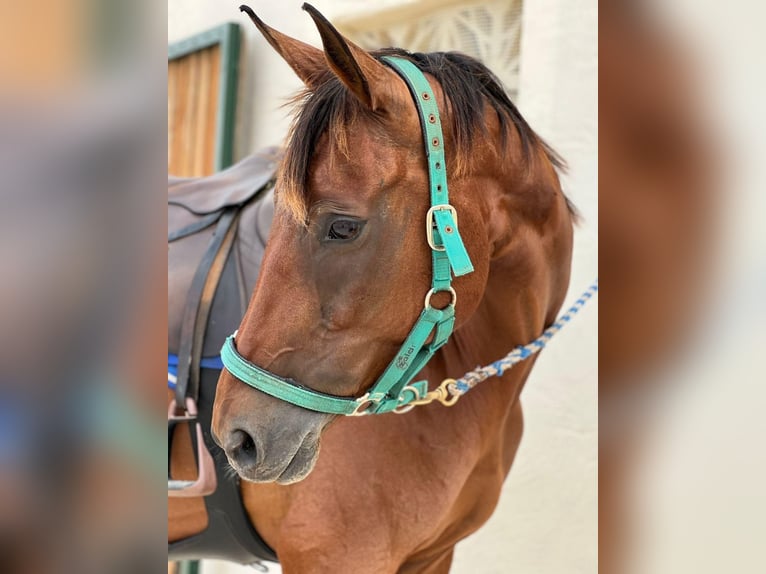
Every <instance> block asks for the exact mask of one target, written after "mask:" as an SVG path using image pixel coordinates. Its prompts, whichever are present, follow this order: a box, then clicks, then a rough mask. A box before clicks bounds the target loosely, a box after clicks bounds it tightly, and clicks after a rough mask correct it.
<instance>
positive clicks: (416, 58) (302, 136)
mask: <svg viewBox="0 0 766 574" xmlns="http://www.w3.org/2000/svg"><path fill="white" fill-rule="evenodd" d="M371 54H372V55H373V57H375V58H377V59H381V58H382V57H383V56H397V57H401V58H406V59H408V60H410V61H411V62H413V63H414V64H415V65H417V66H418V68H420V70H421V71H423V72H425V73H428V74H431V75H432V76H433V77H434V78H435V79H436V80H437V81H438V82H439V84H441V86H442V90H443V92H444V95H445V99H446V103H447V108H448V111H449V118H450V122H451V126H450V127H451V131H452V134H453V137H454V140H455V145H454V146H451V147H452V148H453V149H450V150H448V153H449V154H450V156H451V157H449V158H448V161H450V162H451V167H450V171H451V172H452V173H453V174H454V175H455V176H460V175H463V174H465V172H466V170H467V168H468V166H469V165H470V159H471V151H472V146H473V143H474V141H475V138H476V137H477V135H481V136H487V135H488V128H487V125H486V123H485V121H484V109H485V108H484V106H485V103H489V105H490V106H491V108H492V109H493V110H494V112H495V113H496V114H497V119H498V122H499V125H500V133H501V138H502V139H501V149H500V150H499V152H500V153H501V156H502V154H503V153H505V150H507V149H508V147H509V146H508V143H509V141H508V138H509V133H510V131H511V130H512V129H513V130H515V131H516V133H517V134H518V136H519V140H520V142H521V148H522V159H523V160H524V161H525V162H526V165H527V166H530V164H531V158H532V155H533V152H535V151H538V150H541V151H542V152H543V154H544V155H545V157H547V159H548V160H549V161H550V163H551V164H552V165H553V166H554V167H555V168H556V169H558V170H560V171H564V170H565V169H566V163H565V162H564V160H563V159H562V158H561V156H559V155H558V154H557V153H556V152H555V151H554V150H553V149H552V148H551V147H550V146H549V145H548V144H547V143H546V142H545V141H543V139H542V138H540V136H538V135H537V134H536V133H535V132H534V130H532V128H531V127H529V124H528V123H527V122H526V120H525V119H524V118H523V117H522V116H521V114H520V113H519V111H518V109H517V108H516V106H515V105H514V104H513V102H512V101H511V99H510V98H509V97H508V94H507V93H506V92H505V90H504V89H503V87H502V84H501V82H500V80H498V78H497V77H496V76H495V75H494V74H493V73H492V72H491V71H490V70H489V69H488V68H487V67H486V66H485V65H484V64H482V63H481V62H479V61H478V60H476V59H474V58H472V57H470V56H467V55H465V54H461V53H459V52H431V53H410V52H407V51H405V50H402V49H399V48H386V49H383V50H376V51H373V52H371ZM288 104H293V105H295V106H296V107H298V112H297V114H296V116H295V119H294V121H293V124H292V126H291V129H290V133H289V135H288V145H287V148H286V152H285V157H284V161H283V163H282V167H281V171H280V180H281V181H280V184H281V185H280V188H281V190H280V195H281V199H282V200H283V201H284V205H285V206H286V207H287V209H288V210H289V211H290V212H291V213H292V214H293V215H294V216H295V217H296V219H298V220H299V221H305V218H306V210H307V206H306V203H307V202H306V195H307V192H306V190H307V183H308V176H309V165H310V162H311V159H312V157H313V154H314V151H315V149H316V146H317V144H318V143H319V139H320V137H321V136H322V135H323V134H324V133H326V132H329V133H330V134H331V138H330V141H331V145H334V146H335V147H336V149H337V150H338V151H340V152H341V153H342V154H343V155H344V156H345V157H350V153H349V149H348V145H347V129H348V128H349V127H350V126H353V125H354V122H355V121H356V120H357V118H358V117H360V116H365V117H367V118H370V119H372V120H373V121H380V118H378V117H377V116H376V115H375V114H373V113H372V112H370V111H369V110H368V109H367V108H366V107H365V106H364V105H363V104H362V103H361V102H360V101H359V100H358V99H357V98H356V97H355V96H354V95H353V94H352V93H351V92H350V91H349V90H347V89H346V87H345V86H344V85H343V84H342V83H341V82H340V80H339V79H338V78H337V77H336V76H335V75H334V74H333V73H332V72H330V71H329V70H328V71H327V72H326V73H325V74H324V76H323V77H322V78H320V79H319V83H318V85H316V86H315V87H314V88H311V89H309V88H306V89H304V90H303V91H301V92H299V93H298V94H297V95H296V96H295V97H294V98H292V99H291V100H290V101H289V102H288ZM566 202H567V206H568V208H569V210H570V213H571V214H572V215H573V216H574V217H576V211H575V208H574V206H573V205H572V203H571V202H570V201H569V199H567V200H566Z"/></svg>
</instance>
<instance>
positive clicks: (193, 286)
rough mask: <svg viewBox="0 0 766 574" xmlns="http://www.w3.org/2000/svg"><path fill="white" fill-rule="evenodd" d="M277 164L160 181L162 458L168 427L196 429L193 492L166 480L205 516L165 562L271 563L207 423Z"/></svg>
mask: <svg viewBox="0 0 766 574" xmlns="http://www.w3.org/2000/svg"><path fill="white" fill-rule="evenodd" d="M281 155H282V152H281V150H279V149H278V148H267V149H264V150H261V151H259V152H257V153H256V154H254V155H252V156H250V157H248V158H246V159H244V160H242V161H241V162H239V163H237V164H236V165H234V166H232V167H230V168H228V169H226V170H224V171H222V172H220V173H217V174H215V175H212V176H209V177H203V178H175V177H168V363H169V367H168V373H169V386H171V384H170V383H171V376H173V377H174V378H175V380H174V381H173V382H174V385H172V386H171V388H173V389H174V392H175V397H176V398H175V400H174V401H173V403H172V404H171V408H170V410H169V413H168V441H169V442H168V454H169V453H170V450H171V448H172V439H173V436H174V433H175V427H176V425H177V424H179V423H184V422H189V423H191V424H192V425H194V426H195V427H196V429H197V431H196V433H194V432H193V433H192V434H191V436H192V440H193V442H195V445H194V446H195V449H196V452H197V458H198V460H197V464H198V467H199V478H198V479H197V481H196V482H194V483H192V482H187V483H184V482H182V481H174V480H172V477H170V475H169V477H168V478H169V480H168V487H169V490H168V494H169V496H204V501H205V506H206V508H207V512H208V527H207V528H206V530H205V531H203V532H201V533H200V534H197V535H195V536H192V537H190V538H187V539H184V540H180V541H177V542H174V543H172V544H169V545H168V559H169V560H178V559H198V558H219V559H224V560H229V561H233V562H239V563H241V564H256V563H258V562H259V561H260V560H264V559H265V560H271V561H276V555H275V554H274V552H273V551H272V550H271V549H270V548H269V547H268V546H267V545H266V543H265V542H264V541H263V540H262V539H261V537H260V536H259V535H258V533H257V532H256V530H255V529H254V528H253V526H252V524H251V523H250V521H249V519H248V517H247V514H246V511H245V509H244V505H243V503H242V499H241V494H240V489H239V479H238V477H236V476H235V477H232V476H231V475H232V473H231V472H230V471H227V470H228V463H227V461H226V457H225V455H224V453H223V451H221V449H220V448H219V447H218V446H217V445H216V444H215V443H214V442H213V440H212V438H211V436H210V421H211V418H212V407H213V400H214V398H215V385H216V383H217V381H218V376H219V374H220V368H221V367H220V365H219V364H217V363H216V359H217V358H218V356H219V353H220V349H221V346H222V345H223V343H224V340H225V338H226V337H227V336H228V335H230V334H231V333H232V332H233V331H234V330H235V329H236V328H237V327H238V326H239V323H240V322H241V319H242V316H243V315H244V312H245V310H246V307H247V303H248V300H249V296H250V293H251V292H252V290H253V289H254V287H255V283H256V280H257V279H258V273H259V271H260V267H261V259H262V258H263V253H264V250H265V246H266V242H267V239H268V236H269V231H270V229H271V220H272V218H273V215H274V200H273V194H274V191H273V188H274V181H275V174H276V170H277V166H278V164H279V161H280V160H281ZM172 361H174V362H175V373H174V375H171V370H172V368H171V362H172ZM168 462H169V461H168ZM169 468H170V465H169V464H168V469H169ZM171 484H172V485H173V487H172V488H171Z"/></svg>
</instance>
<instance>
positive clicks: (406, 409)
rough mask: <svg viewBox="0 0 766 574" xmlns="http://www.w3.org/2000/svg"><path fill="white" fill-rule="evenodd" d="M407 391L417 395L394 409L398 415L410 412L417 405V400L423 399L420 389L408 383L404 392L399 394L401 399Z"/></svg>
mask: <svg viewBox="0 0 766 574" xmlns="http://www.w3.org/2000/svg"><path fill="white" fill-rule="evenodd" d="M405 391H409V392H411V393H412V394H413V395H415V398H414V399H412V400H411V401H410V402H409V403H407V404H405V405H401V406H398V407H396V408H395V409H394V412H395V413H396V414H397V415H403V414H404V413H408V412H410V411H411V410H412V409H414V408H415V407H416V406H417V402H418V401H419V400H420V399H421V396H420V391H418V390H417V389H416V388H415V387H413V386H411V385H407V386H406V387H404V388H403V389H402V392H401V393H400V394H399V401H400V402H401V400H402V395H403V394H404V393H405Z"/></svg>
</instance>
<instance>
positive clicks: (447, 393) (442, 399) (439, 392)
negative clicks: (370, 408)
mask: <svg viewBox="0 0 766 574" xmlns="http://www.w3.org/2000/svg"><path fill="white" fill-rule="evenodd" d="M455 383H456V381H455V379H444V380H443V381H442V382H441V384H440V385H439V386H438V387H436V388H435V389H434V390H433V391H428V392H427V393H426V394H425V395H423V397H421V396H420V394H419V393H418V391H417V389H415V388H414V387H411V386H409V385H408V386H406V387H404V390H403V391H402V392H404V391H410V392H412V393H414V394H415V399H413V400H412V401H410V402H409V403H407V404H406V405H402V406H401V407H396V408H395V409H394V412H395V413H396V414H399V415H402V414H404V413H408V412H410V411H411V410H412V409H414V408H415V407H417V406H420V405H427V404H430V403H432V402H434V401H437V402H439V403H441V404H442V405H444V406H445V407H451V406H452V405H454V404H455V403H456V402H458V401H459V400H460V397H461V396H462V395H460V394H458V393H457V392H456V391H455V390H454V389H455Z"/></svg>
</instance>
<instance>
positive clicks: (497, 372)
mask: <svg viewBox="0 0 766 574" xmlns="http://www.w3.org/2000/svg"><path fill="white" fill-rule="evenodd" d="M597 291H598V279H596V280H595V281H594V282H593V284H592V285H591V286H590V287H588V288H587V289H586V290H585V293H583V294H582V295H581V296H580V298H579V299H577V301H575V302H574V304H573V305H572V306H571V307H570V308H569V309H567V311H566V313H564V314H563V315H561V316H560V317H559V318H558V319H556V321H555V322H554V323H553V325H551V326H550V327H548V328H547V329H546V330H545V331H543V334H542V335H540V336H539V337H538V338H537V339H535V340H534V341H532V342H531V343H528V344H526V345H519V346H518V347H516V348H514V349H513V350H512V351H511V352H510V353H508V354H507V355H506V356H505V357H503V358H502V359H498V360H497V361H495V362H494V363H491V364H489V365H487V366H486V367H479V368H476V369H474V370H473V371H471V372H469V373H466V374H465V375H463V376H462V377H460V378H459V379H457V380H456V381H455V382H454V383H453V384H451V385H450V386H449V391H450V393H451V394H452V395H463V394H465V393H467V392H468V391H470V390H471V389H472V388H474V387H475V386H476V385H478V384H479V383H481V382H482V381H485V380H487V379H488V378H490V377H500V376H502V375H503V373H505V372H506V371H507V370H508V369H510V368H511V367H513V365H515V364H516V363H520V362H521V361H523V360H524V359H527V358H529V357H531V356H532V355H534V354H535V353H539V352H540V351H541V350H542V349H543V348H544V347H545V345H547V344H548V341H550V340H551V339H552V338H553V335H555V334H556V333H558V332H559V331H560V330H561V328H562V327H563V326H564V325H566V324H567V323H569V321H570V320H571V319H572V317H573V316H574V315H576V314H577V313H578V311H580V309H582V308H583V307H584V306H585V304H586V303H587V302H588V301H589V300H590V299H591V298H592V297H593V295H595V294H596V292H597Z"/></svg>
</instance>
